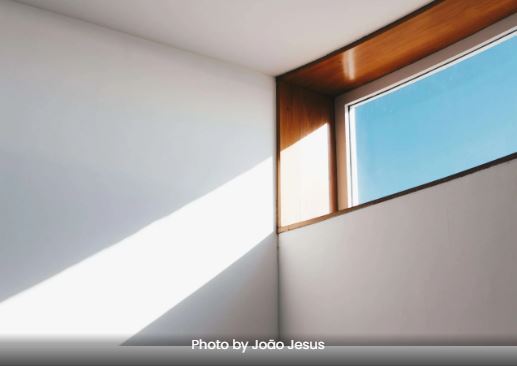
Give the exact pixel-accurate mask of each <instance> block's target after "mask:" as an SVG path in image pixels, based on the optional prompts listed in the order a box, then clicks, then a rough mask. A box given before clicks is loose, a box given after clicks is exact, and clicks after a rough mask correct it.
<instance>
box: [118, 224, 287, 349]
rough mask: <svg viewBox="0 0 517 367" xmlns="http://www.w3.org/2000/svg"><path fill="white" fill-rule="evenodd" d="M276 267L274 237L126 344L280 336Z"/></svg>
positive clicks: (177, 342)
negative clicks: (278, 330)
mask: <svg viewBox="0 0 517 367" xmlns="http://www.w3.org/2000/svg"><path fill="white" fill-rule="evenodd" d="M276 262H277V258H276V235H275V234H273V233H272V234H270V235H269V236H268V237H266V238H265V239H264V240H263V241H262V242H260V243H259V244H258V245H257V246H255V247H254V248H253V249H252V250H250V251H249V252H248V253H246V254H245V255H244V256H243V257H241V258H240V259H239V260H237V261H236V262H234V263H233V264H232V265H230V266H229V267H228V268H227V269H226V270H224V271H223V272H221V273H220V274H218V275H217V276H216V277H215V278H213V279H212V280H211V281H209V282H208V283H207V284H205V285H204V286H203V287H201V288H200V289H198V290H197V291H196V292H194V293H193V294H191V295H190V296H189V297H187V298H186V299H184V300H183V301H182V302H180V303H179V304H177V305H176V306H175V307H174V308H172V309H170V310H169V311H167V312H166V313H165V314H163V315H162V316H161V317H160V318H158V319H157V320H155V321H154V322H152V323H151V324H149V325H148V326H147V327H145V328H144V329H143V330H141V331H140V332H138V333H137V334H135V335H134V336H133V337H131V338H130V339H128V340H127V341H126V342H125V343H124V344H123V345H126V346H136V345H140V346H149V345H167V346H181V345H183V346H190V345H191V343H192V339H199V338H201V339H204V340H215V339H218V340H231V339H232V338H236V339H239V340H253V339H261V338H271V337H276V329H277V314H276V312H277V270H276ZM171 281H181V279H171ZM151 286H152V285H151ZM164 291H166V290H164Z"/></svg>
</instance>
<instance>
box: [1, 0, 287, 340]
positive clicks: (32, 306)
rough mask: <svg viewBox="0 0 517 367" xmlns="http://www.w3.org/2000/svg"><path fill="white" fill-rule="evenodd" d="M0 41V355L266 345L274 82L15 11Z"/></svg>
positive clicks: (271, 297)
mask: <svg viewBox="0 0 517 367" xmlns="http://www.w3.org/2000/svg"><path fill="white" fill-rule="evenodd" d="M0 44H1V45H2V47H1V48H0V111H1V116H2V117H1V119H0V170H1V172H2V175H1V185H0V203H1V204H0V207H1V209H0V216H1V218H0V339H1V342H4V343H10V342H17V341H22V342H24V343H27V342H30V341H35V342H38V343H39V342H42V341H44V342H55V341H58V342H64V341H65V340H66V341H68V342H80V343H85V342H91V343H104V344H120V343H123V342H125V341H126V340H128V339H130V338H131V340H130V341H129V343H131V344H149V343H155V344H181V343H190V339H191V338H192V337H196V338H197V337H205V336H207V337H214V336H217V337H222V338H231V337H243V338H254V337H267V338H269V337H273V336H275V335H276V333H277V322H276V321H277V283H276V282H277V276H276V274H277V273H276V271H277V270H276V269H277V258H276V235H275V234H274V191H273V187H274V180H273V178H274V167H273V160H272V157H273V154H274V142H275V139H274V81H273V78H271V77H268V76H265V75H263V74H259V73H255V72H250V71H249V70H248V69H244V68H240V67H236V66H232V65H229V64H225V63H223V62H218V61H214V60H213V59H208V58H204V57H200V56H196V55H193V54H190V53H187V52H184V51H179V50H175V49H172V48H170V47H167V46H163V45H159V44H156V43H152V42H149V41H145V40H142V39H139V38H135V37H132V36H128V35H125V34H122V33H119V32H113V31H110V30H107V29H105V28H102V27H98V26H95V25H92V24H89V23H84V22H80V21H77V20H74V19H71V18H67V17H63V16H60V15H56V14H53V13H50V12H46V11H42V10H39V9H36V8H34V7H29V6H26V5H22V4H18V3H15V2H11V1H2V2H0ZM236 273H238V277H237V276H236ZM185 320H187V321H188V322H185ZM135 334H136V335H135Z"/></svg>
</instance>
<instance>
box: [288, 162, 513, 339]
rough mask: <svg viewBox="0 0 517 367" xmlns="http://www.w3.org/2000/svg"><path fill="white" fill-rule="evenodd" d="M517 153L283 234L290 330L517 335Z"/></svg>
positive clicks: (373, 335)
mask: <svg viewBox="0 0 517 367" xmlns="http://www.w3.org/2000/svg"><path fill="white" fill-rule="evenodd" d="M516 224H517V161H515V160H514V161H511V162H507V163H503V164H501V165H498V166H494V167H492V168H489V169H486V170H483V171H480V172H477V173H475V174H471V175H468V176H465V177H463V178H459V179H456V180H453V181H450V182H447V183H444V184H440V185H438V186H434V187H432V188H428V189H425V190H423V191H418V192H416V193H412V194H409V195H406V196H403V197H399V198H396V199H393V200H389V201H386V202H383V203H380V204H377V205H373V206H370V207H367V208H364V209H359V210H357V211H354V212H351V213H348V214H345V215H342V216H338V217H335V218H333V219H330V220H327V221H324V222H320V223H317V224H314V225H310V226H307V227H304V228H300V229H296V230H293V231H289V232H286V233H282V234H281V235H280V238H279V242H280V243H279V248H280V255H279V262H280V295H281V297H280V304H281V311H280V329H281V336H282V337H284V338H301V339H311V340H314V339H319V338H321V339H323V340H326V341H327V342H329V343H333V344H403V345H404V344H439V345H447V344H513V345H515V343H516V342H517V317H516V316H517V313H516V312H517V311H516V310H517V287H516V285H517V267H516V264H515V261H516V259H517V225H516Z"/></svg>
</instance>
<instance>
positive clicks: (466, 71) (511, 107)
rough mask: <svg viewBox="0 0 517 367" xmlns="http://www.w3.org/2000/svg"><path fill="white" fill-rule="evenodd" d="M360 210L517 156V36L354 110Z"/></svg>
mask: <svg viewBox="0 0 517 367" xmlns="http://www.w3.org/2000/svg"><path fill="white" fill-rule="evenodd" d="M355 113H356V142H357V166H358V167H357V171H358V186H359V203H363V202H367V201H370V200H373V199H376V198H379V197H382V196H386V195H389V194H392V193H395V192H399V191H402V190H405V189H408V188H410V187H414V186H417V185H421V184H423V183H426V182H429V181H432V180H435V179H438V178H441V177H445V176H448V175H451V174H453V173H456V172H459V171H463V170H465V169H468V168H471V167H474V166H477V165H480V164H482V163H485V162H488V161H491V160H494V159H496V158H499V157H502V156H505V155H507V154H510V153H514V152H516V151H517V37H512V38H510V39H508V40H506V41H504V42H502V43H500V44H498V45H495V46H493V47H491V48H489V49H487V50H485V51H483V52H481V53H479V54H477V55H474V56H472V57H470V58H467V59H465V60H463V61H461V62H459V63H457V64H455V65H452V66H450V67H448V68H446V69H443V70H441V71H439V72H437V73H435V74H432V75H430V76H428V77H426V78H424V79H421V80H419V81H417V82H415V83H412V84H409V85H407V86H405V87H403V88H401V89H398V90H396V91H394V92H391V93H388V94H386V95H384V96H382V97H380V98H377V99H373V100H371V101H368V102H366V103H364V104H360V105H358V106H356V107H355Z"/></svg>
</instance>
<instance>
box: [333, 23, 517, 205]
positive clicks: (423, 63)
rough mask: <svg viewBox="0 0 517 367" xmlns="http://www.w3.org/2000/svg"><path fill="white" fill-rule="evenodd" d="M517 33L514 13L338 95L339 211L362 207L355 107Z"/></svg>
mask: <svg viewBox="0 0 517 367" xmlns="http://www.w3.org/2000/svg"><path fill="white" fill-rule="evenodd" d="M516 32H517V14H514V15H512V16H510V17H507V18H505V19H503V20H502V21H500V22H498V23H496V24H493V25H492V26H490V27H487V28H485V29H483V30H482V31H480V32H477V33H475V34H474V35H472V36H470V37H467V38H465V39H463V40H461V41H459V42H457V43H455V44H453V45H451V46H449V47H447V48H445V49H443V50H440V51H438V52H436V53H434V54H432V55H430V56H427V57H426V58H424V59H421V60H419V61H417V62H415V63H413V64H411V65H408V66H406V67H404V68H402V69H400V70H397V71H395V72H393V73H391V74H388V75H386V76H384V77H382V78H380V79H377V80H374V81H372V82H370V83H368V84H365V85H363V86H361V87H359V88H356V89H354V90H352V91H350V92H347V93H344V94H342V95H340V96H338V97H337V98H336V100H335V109H336V111H335V112H336V113H335V116H336V140H337V149H336V152H337V157H336V159H337V167H338V170H337V171H338V172H337V178H338V202H339V209H345V208H349V207H352V206H356V205H359V187H358V182H357V158H356V151H357V149H356V141H355V116H354V114H353V113H352V112H353V108H352V107H353V106H358V105H360V104H362V103H365V102H367V101H371V100H372V99H375V98H380V97H382V96H385V95H386V94H388V93H392V92H394V91H396V90H398V89H400V88H404V87H406V86H407V85H409V84H411V83H414V82H417V81H419V80H421V79H424V78H427V77H428V76H430V75H433V74H434V73H437V72H440V71H442V70H444V69H446V68H448V67H450V66H452V65H454V64H457V63H459V62H461V61H463V60H465V59H468V58H470V57H472V56H474V55H477V54H478V53H480V52H483V51H485V50H486V49H488V48H491V47H494V46H495V45H497V44H499V43H501V42H504V41H506V40H508V39H509V38H512V37H515V36H516Z"/></svg>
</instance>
